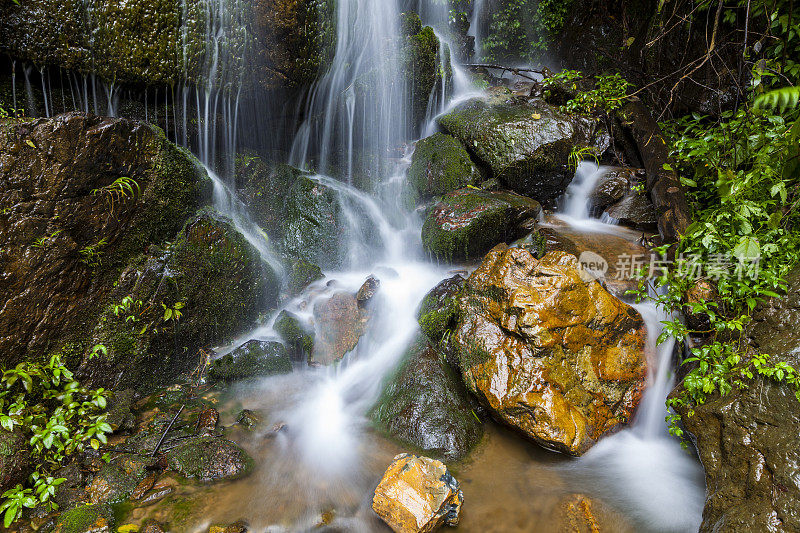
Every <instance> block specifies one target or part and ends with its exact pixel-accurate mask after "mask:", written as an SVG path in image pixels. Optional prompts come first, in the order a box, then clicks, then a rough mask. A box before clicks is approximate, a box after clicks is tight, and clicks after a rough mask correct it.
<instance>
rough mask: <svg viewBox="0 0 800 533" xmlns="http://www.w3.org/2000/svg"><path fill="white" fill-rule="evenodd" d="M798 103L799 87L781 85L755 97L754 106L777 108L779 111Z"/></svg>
mask: <svg viewBox="0 0 800 533" xmlns="http://www.w3.org/2000/svg"><path fill="white" fill-rule="evenodd" d="M798 105H800V87H782V88H780V89H775V90H773V91H770V92H768V93H764V94H762V95H759V96H758V97H757V98H756V101H755V106H756V107H757V108H759V109H778V110H780V111H781V112H783V111H786V110H787V109H795V108H796V107H797V106H798Z"/></svg>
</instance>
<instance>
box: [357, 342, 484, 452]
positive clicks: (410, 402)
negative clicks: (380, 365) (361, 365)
mask: <svg viewBox="0 0 800 533" xmlns="http://www.w3.org/2000/svg"><path fill="white" fill-rule="evenodd" d="M474 408H475V406H474V405H473V403H472V400H471V398H470V397H469V394H468V393H467V391H466V389H465V388H464V385H463V383H462V382H461V379H460V376H459V375H458V373H457V372H456V371H455V370H454V369H452V368H451V367H450V365H448V364H447V363H446V362H445V361H444V357H443V356H442V355H441V354H440V353H439V352H438V351H437V350H436V349H435V348H434V347H433V346H431V345H430V344H429V343H428V341H427V339H425V338H424V337H422V336H420V338H418V339H417V340H416V341H415V342H414V343H413V344H412V345H411V347H410V348H409V349H408V350H407V352H406V354H405V356H404V358H403V360H402V362H401V363H400V365H399V366H398V368H397V370H396V371H395V372H394V374H393V375H392V376H391V377H389V378H388V379H387V381H386V385H385V387H384V390H383V393H382V395H381V397H380V399H379V400H378V403H377V404H376V405H375V407H374V408H373V410H372V417H373V419H374V420H375V422H376V423H377V424H378V426H379V427H381V428H382V429H384V430H385V431H386V432H387V433H388V434H389V435H391V436H392V437H394V438H397V439H399V440H401V441H403V442H405V443H408V444H410V445H411V446H414V447H415V448H416V449H418V450H420V451H421V452H422V453H424V454H426V455H430V456H433V457H435V458H441V459H443V460H445V461H457V460H459V459H461V458H463V457H465V456H466V455H467V454H468V453H469V452H470V451H471V450H472V448H473V447H474V446H475V445H476V444H477V443H478V442H479V441H480V439H481V436H482V435H483V424H482V423H481V421H480V420H479V419H478V416H477V415H476V414H475V410H474Z"/></svg>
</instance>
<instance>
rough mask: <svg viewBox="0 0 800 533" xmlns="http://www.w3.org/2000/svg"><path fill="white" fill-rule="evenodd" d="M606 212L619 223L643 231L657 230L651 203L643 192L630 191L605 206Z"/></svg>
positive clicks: (656, 221) (654, 211)
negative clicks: (618, 199)
mask: <svg viewBox="0 0 800 533" xmlns="http://www.w3.org/2000/svg"><path fill="white" fill-rule="evenodd" d="M606 214H607V215H608V216H610V217H611V218H613V219H615V220H617V221H618V222H619V223H620V224H622V225H625V226H630V227H632V228H636V229H639V230H643V231H658V220H657V219H656V210H655V207H653V203H652V202H651V201H650V199H649V198H648V197H647V195H645V194H643V193H637V192H631V193H629V194H628V195H626V196H625V197H624V198H623V199H622V200H620V201H619V202H617V203H615V204H613V205H611V206H609V207H607V208H606Z"/></svg>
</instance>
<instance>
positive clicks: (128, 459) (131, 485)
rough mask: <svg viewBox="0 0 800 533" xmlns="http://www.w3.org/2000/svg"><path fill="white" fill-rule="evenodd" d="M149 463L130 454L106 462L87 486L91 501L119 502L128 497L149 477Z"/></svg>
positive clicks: (96, 502)
mask: <svg viewBox="0 0 800 533" xmlns="http://www.w3.org/2000/svg"><path fill="white" fill-rule="evenodd" d="M148 464H149V461H147V460H145V459H142V458H139V457H137V456H129V455H123V456H121V457H117V458H115V459H113V460H112V461H111V462H110V463H108V464H104V465H103V466H102V468H101V469H100V471H99V472H97V474H95V476H94V478H93V479H92V482H91V483H90V484H89V486H88V487H86V496H87V498H88V500H89V503H91V504H101V503H117V502H120V501H122V500H124V499H126V498H128V497H129V496H130V495H131V494H132V493H133V491H134V490H135V489H136V487H137V486H138V484H139V483H140V482H141V481H142V480H143V479H144V478H145V477H147V474H146V472H145V468H146V466H147V465H148Z"/></svg>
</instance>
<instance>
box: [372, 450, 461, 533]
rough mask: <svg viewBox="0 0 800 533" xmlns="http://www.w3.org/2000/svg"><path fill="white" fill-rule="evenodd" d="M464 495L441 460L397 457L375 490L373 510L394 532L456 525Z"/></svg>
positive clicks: (425, 531)
mask: <svg viewBox="0 0 800 533" xmlns="http://www.w3.org/2000/svg"><path fill="white" fill-rule="evenodd" d="M463 501H464V494H463V493H462V492H461V490H460V489H459V485H458V481H456V479H455V478H454V477H453V476H452V475H451V474H450V472H449V471H448V470H447V467H446V466H445V465H444V464H443V463H441V462H440V461H436V460H434V459H429V458H428V457H417V456H416V455H412V454H400V455H398V456H397V457H395V458H394V461H393V462H392V464H391V465H389V468H388V469H387V470H386V473H385V474H384V476H383V479H382V480H381V482H380V483H379V484H378V487H377V488H376V489H375V497H374V498H373V499H372V509H373V510H374V511H375V513H377V515H378V516H380V517H381V519H382V520H383V521H384V522H386V523H387V524H389V526H390V527H391V528H392V529H393V530H394V531H396V532H397V533H428V532H430V531H433V530H435V529H437V528H439V527H440V526H442V525H445V524H446V525H448V526H456V525H458V519H459V514H460V512H461V504H462V502H463Z"/></svg>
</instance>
